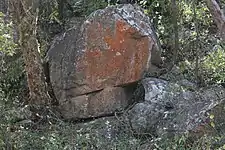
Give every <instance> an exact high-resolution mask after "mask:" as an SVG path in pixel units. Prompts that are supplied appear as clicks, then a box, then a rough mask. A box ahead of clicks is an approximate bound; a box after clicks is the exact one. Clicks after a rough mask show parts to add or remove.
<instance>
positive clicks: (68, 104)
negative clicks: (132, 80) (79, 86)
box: [60, 87, 133, 119]
mask: <svg viewBox="0 0 225 150" xmlns="http://www.w3.org/2000/svg"><path fill="white" fill-rule="evenodd" d="M132 92H133V90H130V91H129V90H127V89H125V88H122V87H114V88H110V87H108V88H105V89H103V90H101V91H99V92H94V93H90V94H87V95H81V96H77V97H72V98H71V99H70V100H68V101H65V102H64V103H61V106H60V110H61V112H62V115H63V117H64V118H65V119H71V118H73V119H81V118H92V117H98V116H105V115H107V114H113V113H114V112H116V111H122V110H123V109H124V108H125V107H127V106H128V100H129V99H131V97H128V96H131V95H132V94H131V93H132Z"/></svg>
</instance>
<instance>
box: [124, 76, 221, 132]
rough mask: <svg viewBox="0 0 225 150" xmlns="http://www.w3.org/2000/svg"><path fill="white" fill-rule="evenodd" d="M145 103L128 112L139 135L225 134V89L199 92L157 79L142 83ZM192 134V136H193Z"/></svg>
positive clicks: (215, 88)
mask: <svg viewBox="0 0 225 150" xmlns="http://www.w3.org/2000/svg"><path fill="white" fill-rule="evenodd" d="M142 83H143V85H144V88H145V101H144V102H142V103H138V104H136V105H135V106H134V107H133V108H132V109H131V110H130V111H129V117H128V118H129V120H130V121H129V122H130V123H131V126H132V128H133V129H134V130H135V131H136V132H137V133H139V134H141V133H151V134H157V135H158V136H164V135H174V134H180V133H186V132H190V133H194V134H196V135H198V136H199V135H203V134H205V133H210V134H211V133H214V134H215V133H217V132H218V131H220V132H221V133H224V132H225V127H224V121H225V119H224V117H223V116H224V115H225V89H224V88H223V87H221V86H210V87H205V88H201V89H198V90H195V91H193V90H190V88H188V87H186V86H184V85H182V86H181V85H179V84H176V83H173V82H168V81H165V80H162V79H157V78H146V79H144V80H143V82H142ZM194 134H192V135H194Z"/></svg>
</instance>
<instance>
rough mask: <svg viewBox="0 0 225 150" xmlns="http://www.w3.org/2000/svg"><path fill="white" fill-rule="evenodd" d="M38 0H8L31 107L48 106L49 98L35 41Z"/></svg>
mask: <svg viewBox="0 0 225 150" xmlns="http://www.w3.org/2000/svg"><path fill="white" fill-rule="evenodd" d="M38 3H39V2H38V0H10V12H11V14H12V17H13V21H14V23H15V24H16V26H17V30H18V32H19V45H20V48H21V50H22V53H23V59H24V62H25V70H26V74H27V81H28V87H29V92H30V104H31V105H39V106H42V105H46V104H48V100H49V96H48V94H47V88H46V84H45V79H44V73H43V68H42V63H41V56H40V53H39V45H38V41H37V20H38Z"/></svg>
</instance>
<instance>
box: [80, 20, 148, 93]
mask: <svg viewBox="0 0 225 150" xmlns="http://www.w3.org/2000/svg"><path fill="white" fill-rule="evenodd" d="M100 27H103V26H101V25H99V23H93V24H91V25H90V26H89V28H88V29H87V41H88V43H89V45H88V46H87V47H86V48H87V49H86V50H85V54H84V57H83V60H82V61H84V62H86V63H83V62H82V61H81V62H80V63H81V66H83V65H85V66H84V72H85V77H86V81H87V83H88V85H89V87H90V88H93V90H99V89H103V88H104V87H107V86H118V85H124V84H128V83H132V82H136V81H138V80H139V79H140V78H141V76H142V73H143V71H144V70H145V68H146V64H147V63H148V58H149V55H150V49H151V47H150V46H151V45H150V41H149V40H150V39H149V37H147V36H142V35H141V33H139V31H138V30H137V29H135V28H134V27H131V26H130V25H129V24H127V23H126V22H124V21H122V20H117V21H116V23H115V27H114V28H112V27H111V28H110V27H108V28H106V29H103V28H100ZM104 47H106V48H104Z"/></svg>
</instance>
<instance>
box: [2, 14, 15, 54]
mask: <svg viewBox="0 0 225 150" xmlns="http://www.w3.org/2000/svg"><path fill="white" fill-rule="evenodd" d="M4 17H5V16H4V14H3V13H1V12H0V54H3V53H4V54H6V55H13V54H14V53H15V48H16V44H15V43H14V41H13V24H12V22H9V23H8V22H7V21H5V20H4ZM1 52H2V53H1Z"/></svg>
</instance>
